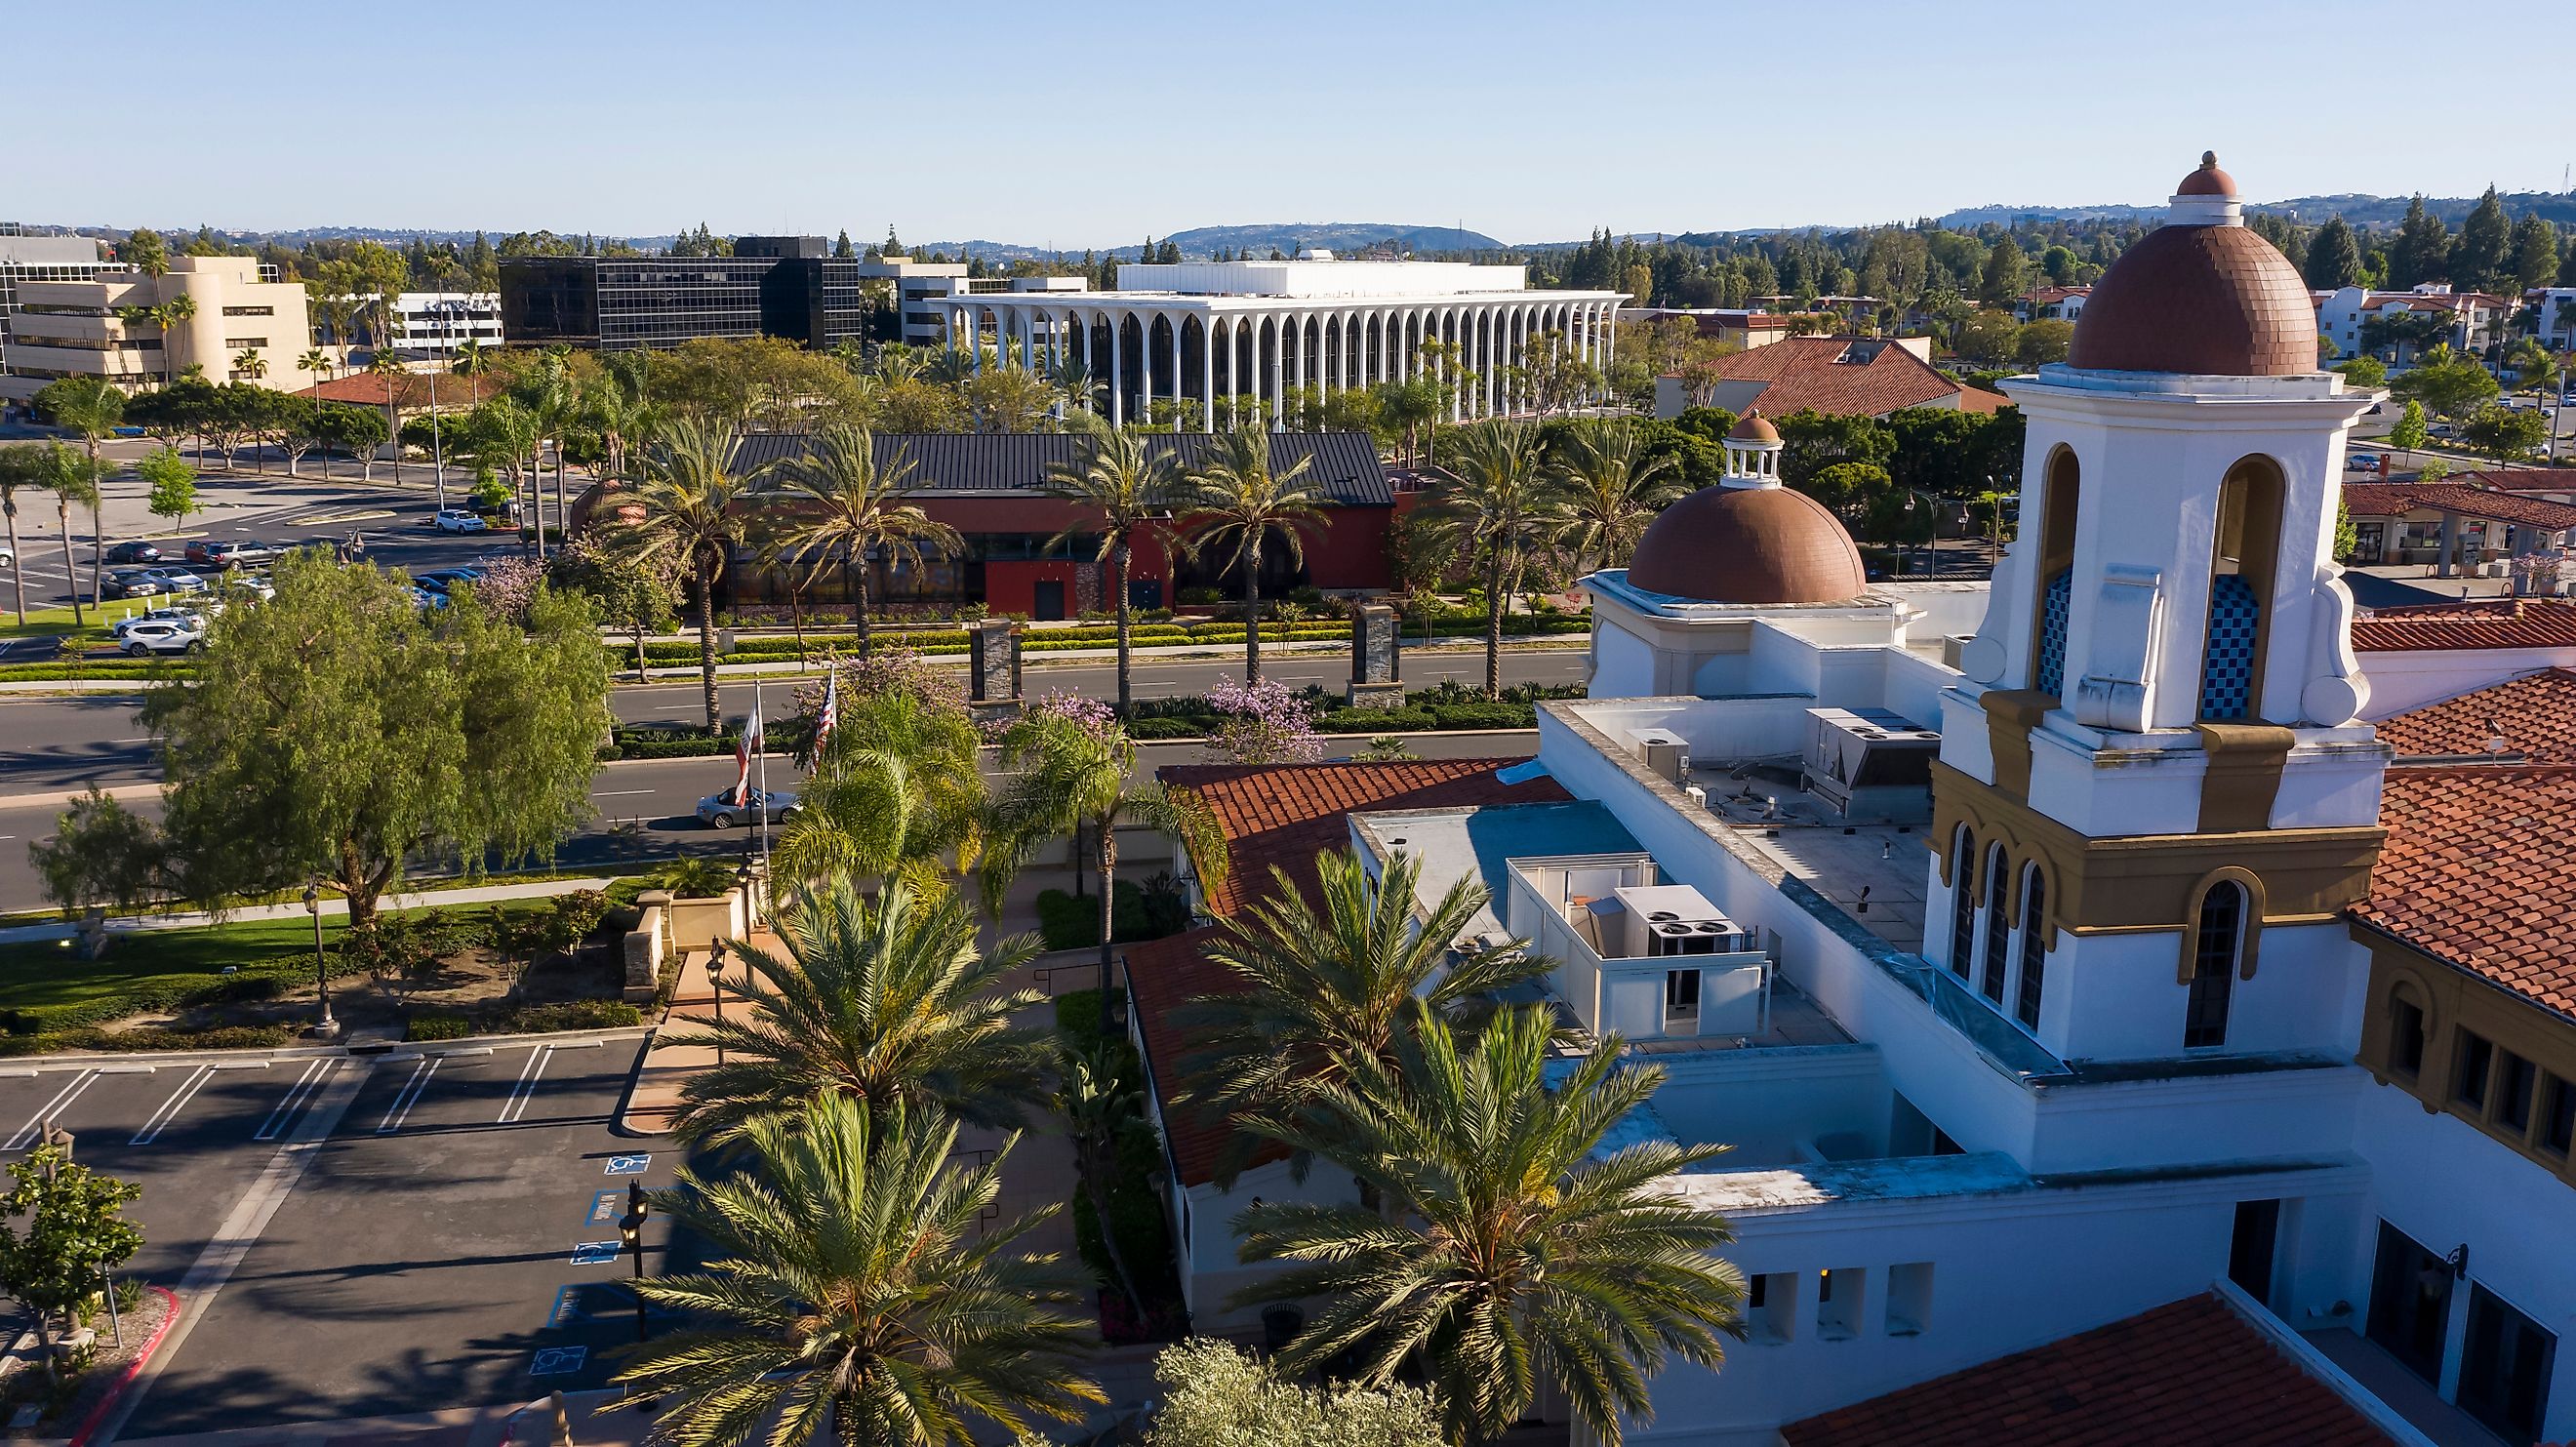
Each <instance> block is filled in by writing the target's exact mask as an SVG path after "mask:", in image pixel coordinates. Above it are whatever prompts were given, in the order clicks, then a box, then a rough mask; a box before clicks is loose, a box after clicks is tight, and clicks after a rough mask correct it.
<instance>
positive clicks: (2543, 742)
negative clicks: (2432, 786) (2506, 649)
mask: <svg viewBox="0 0 2576 1447" xmlns="http://www.w3.org/2000/svg"><path fill="white" fill-rule="evenodd" d="M2497 738H2502V739H2503V740H2504V754H2505V755H2506V756H2507V757H2511V758H2516V759H2519V760H2520V761H2522V762H2526V763H2534V764H2576V669H2570V668H2544V669H2542V670H2541V671H2540V672H2538V673H2533V674H2526V675H2524V676H2523V677H2521V678H2514V679H2508V680H2506V681H2505V682H2503V683H2499V684H2496V685H2494V686H2492V687H2489V688H2481V689H2479V690H2477V691H2476V692H2475V693H2464V694H2461V695H2460V696H2459V697H2457V698H2446V699H2444V700H2442V701H2441V702H2440V703H2428V704H2426V705H2424V706H2423V707H2422V708H2418V709H2410V710H2408V711H2407V712H2405V713H2401V714H2398V715H2396V716H2395V717H2393V718H2387V719H2382V720H2381V721H2380V724H2379V741H2380V742H2381V743H2384V744H2386V745H2388V746H2389V747H2390V748H2393V749H2395V750H2396V751H2397V757H2398V758H2399V759H2400V760H2405V759H2410V758H2414V759H2426V758H2442V757H2446V756H2453V755H2463V754H2484V753H2486V752H2487V747H2488V744H2489V741H2491V740H2493V739H2497Z"/></svg>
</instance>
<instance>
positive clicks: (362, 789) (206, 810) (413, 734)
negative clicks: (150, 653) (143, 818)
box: [143, 548, 613, 928]
mask: <svg viewBox="0 0 2576 1447" xmlns="http://www.w3.org/2000/svg"><path fill="white" fill-rule="evenodd" d="M274 576H275V579H276V584H277V596H276V597H274V598H272V599H270V600H269V601H267V602H265V603H263V604H261V605H260V606H259V607H257V608H242V609H235V610H233V611H231V612H228V613H226V614H225V615H224V616H223V617H221V618H219V619H217V620H216V621H215V625H214V627H213V628H212V629H211V630H210V631H209V633H208V635H207V639H206V646H205V649H204V651H203V652H202V653H201V654H200V656H199V658H198V665H197V668H196V669H195V671H194V672H193V673H192V674H190V675H187V676H183V677H180V678H177V679H174V680H172V681H170V682H168V683H164V684H162V685H160V686H158V687H156V688H155V689H154V690H153V691H152V693H151V694H150V695H149V696H148V697H147V698H146V700H145V702H144V706H143V720H144V723H145V725H146V726H147V727H148V728H149V729H150V730H151V731H152V733H153V734H154V735H155V736H156V737H157V738H158V739H159V742H160V748H161V757H162V764H163V768H164V770H165V772H166V774H167V776H168V780H169V782H168V784H167V785H166V787H165V788H164V790H163V801H164V805H165V817H166V823H165V826H164V833H165V836H166V842H167V849H168V857H169V861H170V869H171V874H172V882H173V883H174V885H175V886H176V887H177V889H178V891H179V892H180V893H181V894H183V895H185V896H186V897H188V898H190V899H193V900H196V901H197V902H199V903H201V904H203V905H205V906H208V907H210V908H223V907H226V906H228V905H230V904H232V903H234V902H236V901H238V900H239V899H241V898H242V897H244V896H247V895H256V894H265V893H269V892H271V891H275V890H279V889H284V888H290V887H292V886H294V885H296V884H299V883H302V882H304V881H307V880H312V879H319V880H321V881H323V882H325V883H327V884H330V885H332V886H333V887H335V888H337V889H338V890H339V891H340V892H341V893H342V894H344V895H346V896H347V898H348V901H349V919H350V923H351V925H352V927H353V928H364V927H366V926H367V925H368V924H370V923H371V922H372V921H373V919H374V918H375V913H376V903H377V901H378V900H379V899H380V898H381V897H382V896H383V895H384V893H385V891H386V890H387V889H388V888H390V887H391V886H392V885H393V884H394V883H395V882H396V881H397V880H399V879H400V878H401V877H402V874H403V871H404V870H405V869H406V868H407V867H408V866H409V865H410V864H411V863H413V862H415V861H421V860H441V861H444V862H446V863H448V864H450V865H453V866H455V867H458V868H461V869H463V870H465V871H467V872H469V873H472V872H478V871H480V870H482V869H484V868H486V867H487V866H489V865H490V864H492V863H494V862H509V861H514V860H519V859H525V858H530V857H544V856H546V855H548V854H550V853H551V852H552V850H553V849H554V846H555V844H556V843H557V842H558V841H560V840H561V839H563V838H564V837H565V836H566V835H568V834H570V833H571V832H572V831H573V830H574V829H575V828H577V827H579V826H580V825H581V824H582V822H583V821H585V820H587V819H588V818H589V817H590V814H591V802H590V786H591V780H592V778H593V776H594V775H595V774H596V772H597V769H598V764H597V762H596V760H597V755H598V750H599V744H600V741H601V740H602V739H604V738H606V737H607V736H608V730H609V726H610V724H611V722H612V721H613V720H612V717H611V715H610V713H609V709H608V679H609V655H608V651H607V649H606V647H605V646H604V645H603V644H602V643H601V642H600V638H599V633H598V629H597V627H596V626H595V625H594V624H593V622H592V619H591V615H590V612H589V610H588V609H587V608H586V607H584V606H583V605H582V604H581V603H580V602H579V601H578V600H576V599H573V598H570V597H567V596H565V595H562V594H558V593H555V592H554V591H553V590H551V589H544V590H540V591H539V592H538V594H537V596H536V597H535V599H534V600H533V601H532V602H531V604H530V606H529V619H530V622H529V627H528V629H527V631H526V632H525V633H524V634H523V633H522V632H521V631H520V630H519V629H518V628H516V627H515V626H512V625H511V624H509V623H507V622H505V621H503V620H501V619H498V618H495V617H492V616H490V615H489V614H487V613H486V612H485V611H484V610H483V609H482V608H481V607H480V606H479V605H477V604H475V603H474V601H473V600H472V599H471V598H470V597H468V598H463V599H460V600H459V601H457V602H456V603H454V604H452V605H451V606H449V607H447V608H444V609H441V610H439V611H438V613H437V614H436V615H435V616H434V617H424V616H423V614H422V610H421V609H420V608H419V607H418V606H416V604H415V603H414V601H413V599H412V596H411V594H410V591H409V590H408V589H407V588H405V587H404V586H403V584H402V583H401V582H400V580H398V579H397V578H395V577H394V576H393V575H391V574H388V573H385V572H383V571H382V570H379V569H376V568H373V567H369V566H366V565H364V564H343V563H338V562H335V561H333V560H332V559H331V558H330V557H329V556H328V555H327V554H325V553H323V552H322V551H321V550H319V549H309V548H308V549H299V550H296V551H294V552H290V553H288V554H286V555H285V556H284V557H282V558H280V559H278V561H277V566H276V569H275V574H274Z"/></svg>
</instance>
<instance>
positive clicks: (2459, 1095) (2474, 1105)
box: [2451, 1030, 2495, 1119]
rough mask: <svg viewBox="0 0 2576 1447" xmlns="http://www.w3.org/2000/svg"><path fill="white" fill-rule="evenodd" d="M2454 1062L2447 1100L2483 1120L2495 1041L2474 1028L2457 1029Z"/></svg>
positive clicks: (2490, 1086) (2489, 1088) (2492, 1070)
mask: <svg viewBox="0 0 2576 1447" xmlns="http://www.w3.org/2000/svg"><path fill="white" fill-rule="evenodd" d="M2453 1057H2454V1059H2455V1061H2456V1063H2455V1064H2454V1065H2453V1067H2452V1069H2451V1099H2452V1100H2454V1101H2456V1102H2458V1103H2459V1104H2460V1105H2462V1106H2464V1107H2466V1108H2467V1110H2468V1112H2469V1114H2471V1115H2474V1116H2478V1117H2480V1118H2481V1119H2483V1118H2484V1117H2485V1115H2486V1113H2487V1099H2488V1096H2489V1093H2490V1091H2491V1089H2492V1086H2493V1081H2492V1077H2493V1075H2494V1073H2495V1042H2494V1041H2492V1040H2489V1039H2488V1038H2487V1037H2485V1036H2484V1035H2480V1034H2478V1033H2477V1032H2476V1031H2474V1030H2463V1031H2461V1032H2460V1048H2459V1049H2458V1050H2457V1051H2455V1052H2453Z"/></svg>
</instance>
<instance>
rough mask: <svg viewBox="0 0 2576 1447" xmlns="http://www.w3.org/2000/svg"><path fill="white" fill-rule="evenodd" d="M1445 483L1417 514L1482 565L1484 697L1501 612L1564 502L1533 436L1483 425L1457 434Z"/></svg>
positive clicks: (1557, 531) (1559, 523)
mask: <svg viewBox="0 0 2576 1447" xmlns="http://www.w3.org/2000/svg"><path fill="white" fill-rule="evenodd" d="M1453 462H1454V465H1453V466H1452V468H1451V469H1450V472H1449V476H1448V479H1447V481H1446V483H1445V485H1444V486H1443V487H1442V488H1441V491H1440V494H1439V495H1438V496H1436V497H1434V498H1433V499H1432V501H1431V505H1430V506H1429V507H1426V508H1424V509H1423V511H1422V516H1423V519H1424V521H1425V522H1426V523H1428V524H1429V526H1430V529H1431V534H1432V536H1433V537H1435V538H1438V539H1440V540H1441V541H1442V542H1444V543H1446V544H1448V545H1449V546H1451V547H1455V548H1458V549H1461V550H1463V551H1465V552H1466V553H1468V554H1469V555H1470V556H1472V557H1474V558H1476V559H1478V560H1479V561H1481V562H1482V563H1483V564H1484V572H1485V696H1486V697H1487V698H1498V697H1500V696H1501V695H1502V691H1503V612H1504V608H1505V606H1506V604H1507V603H1508V601H1509V599H1510V597H1511V595H1512V594H1513V593H1514V592H1515V591H1517V590H1518V589H1519V587H1520V578H1521V570H1522V569H1523V568H1525V567H1527V566H1528V564H1529V559H1530V555H1531V554H1533V553H1536V552H1542V551H1544V550H1546V549H1547V548H1549V547H1551V546H1553V545H1554V544H1555V542H1556V540H1557V538H1558V537H1560V536H1561V535H1562V534H1563V533H1564V531H1565V528H1566V512H1565V505H1564V501H1563V497H1562V495H1561V493H1560V491H1559V489H1558V486H1557V483H1556V479H1555V478H1553V477H1551V476H1550V475H1549V473H1548V470H1547V467H1546V465H1545V463H1544V462H1542V461H1541V459H1540V455H1539V437H1538V429H1537V428H1535V427H1532V426H1531V425H1530V424H1528V423H1526V422H1511V421H1505V420H1503V419H1501V418H1489V419H1487V420H1485V421H1482V422H1478V423H1475V424H1473V425H1471V426H1468V427H1466V428H1463V429H1461V430H1460V434H1459V438H1458V446H1457V449H1456V452H1455V456H1454V459H1453Z"/></svg>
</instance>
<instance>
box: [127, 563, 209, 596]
mask: <svg viewBox="0 0 2576 1447" xmlns="http://www.w3.org/2000/svg"><path fill="white" fill-rule="evenodd" d="M135 574H136V576H138V577H144V578H154V579H158V580H159V581H160V584H161V586H162V587H164V588H166V589H168V590H169V591H171V592H173V593H202V592H204V591H206V580H205V579H203V578H200V577H198V576H197V575H196V574H194V573H191V572H189V571H188V570H187V569H185V568H181V567H174V566H172V565H171V564H168V563H162V564H158V565H156V566H153V567H149V568H138V569H136V570H135Z"/></svg>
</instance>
